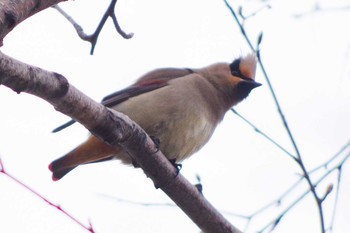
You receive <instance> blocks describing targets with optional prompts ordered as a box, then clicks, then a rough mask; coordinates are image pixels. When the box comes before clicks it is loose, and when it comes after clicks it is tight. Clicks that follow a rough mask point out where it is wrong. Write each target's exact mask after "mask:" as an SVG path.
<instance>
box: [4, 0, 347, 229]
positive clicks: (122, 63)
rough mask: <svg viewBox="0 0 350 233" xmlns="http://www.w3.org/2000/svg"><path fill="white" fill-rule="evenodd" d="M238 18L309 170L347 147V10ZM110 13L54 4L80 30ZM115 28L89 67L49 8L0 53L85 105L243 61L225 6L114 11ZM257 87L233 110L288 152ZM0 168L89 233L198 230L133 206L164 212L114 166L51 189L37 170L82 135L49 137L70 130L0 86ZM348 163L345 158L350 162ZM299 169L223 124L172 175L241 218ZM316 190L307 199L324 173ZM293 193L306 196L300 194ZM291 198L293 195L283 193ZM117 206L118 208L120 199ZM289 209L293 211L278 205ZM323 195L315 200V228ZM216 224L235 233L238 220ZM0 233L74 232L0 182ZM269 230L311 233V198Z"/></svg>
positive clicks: (156, 3) (138, 177)
mask: <svg viewBox="0 0 350 233" xmlns="http://www.w3.org/2000/svg"><path fill="white" fill-rule="evenodd" d="M231 3H232V6H233V7H234V8H235V9H237V8H238V6H243V7H244V8H243V9H244V12H246V14H249V13H251V12H254V11H255V10H257V9H259V8H260V7H261V6H264V5H266V4H270V5H271V7H272V8H271V9H265V10H262V11H261V12H260V13H259V14H258V15H256V16H255V17H253V18H251V19H249V20H248V21H247V22H246V26H247V32H248V34H249V36H250V38H252V40H253V42H254V41H255V38H257V36H258V35H259V33H260V32H261V31H263V33H264V37H263V41H262V44H261V48H262V50H261V56H262V59H263V61H264V63H265V66H266V69H267V72H268V74H269V75H270V78H271V82H272V84H273V87H274V88H275V90H276V94H277V96H278V98H279V101H280V103H281V105H282V109H283V110H284V113H285V116H286V118H287V120H288V123H289V125H290V127H291V130H292V132H293V134H294V136H295V138H296V142H297V143H298V145H299V148H300V151H301V154H302V155H303V158H304V161H305V163H306V166H307V168H309V169H311V168H313V167H315V166H317V165H319V164H321V163H322V162H324V161H325V160H326V159H328V158H330V157H331V156H332V155H333V154H335V153H336V152H337V151H338V150H339V149H340V148H341V147H342V146H343V145H344V144H346V143H347V142H348V141H349V138H350V137H349V132H350V124H349V119H350V118H349V117H350V108H349V107H350V106H349V103H350V99H349V98H350V91H349V87H350V62H349V61H350V29H349V25H348V22H350V14H349V11H350V10H349V9H348V10H346V9H345V7H348V8H349V4H350V2H349V1H319V3H320V5H321V6H322V7H325V8H326V9H333V8H334V7H342V6H344V9H341V10H324V11H319V12H313V13H307V14H306V15H304V16H303V17H299V18H296V17H294V15H295V14H303V13H305V12H310V11H311V10H312V9H313V8H314V4H315V1H312V0H309V1H283V2H280V1H267V2H261V1H253V0H251V1H232V2H231ZM108 4H109V1H106V0H104V1H93V0H85V1H69V2H66V3H63V4H61V6H62V7H63V8H64V9H66V10H67V11H68V13H69V14H71V15H72V16H73V17H74V18H75V19H76V20H77V21H78V22H79V23H81V25H82V26H83V27H84V29H85V31H87V32H89V33H90V32H92V31H93V30H94V28H95V26H96V25H97V24H98V22H99V20H100V18H101V15H102V14H103V12H104V10H105V9H106V8H107V6H108ZM116 8H117V10H116V12H117V17H118V20H119V23H120V25H121V27H122V28H123V29H124V30H125V31H126V32H133V33H135V36H134V38H132V39H130V40H124V39H122V38H121V37H120V36H119V35H118V34H117V33H116V32H115V30H114V28H113V25H112V23H111V20H108V23H107V25H106V26H105V28H104V29H103V31H102V33H101V35H100V37H99V41H98V44H97V46H96V49H95V54H94V55H93V56H90V55H89V51H90V45H89V44H88V43H86V42H83V41H81V40H80V39H79V38H78V37H77V35H76V33H75V31H74V30H73V28H72V26H71V25H70V24H69V23H68V22H67V21H66V20H65V19H64V18H63V17H62V16H61V15H59V14H58V13H57V12H56V11H55V10H53V9H49V10H46V11H44V12H41V13H39V14H37V15H35V16H33V17H31V18H30V19H28V20H26V21H25V22H23V23H22V24H20V25H19V26H18V27H16V28H15V30H13V31H12V32H11V33H10V34H9V35H8V36H7V37H6V38H5V40H4V46H3V48H2V51H3V52H5V53H6V54H8V55H10V56H13V57H14V58H17V59H19V60H21V61H24V62H27V63H29V64H33V65H36V66H39V67H41V68H45V69H48V70H51V71H55V72H58V73H61V74H62V75H64V76H65V77H67V78H68V80H69V82H70V83H71V84H73V85H75V86H76V87H77V88H79V89H80V90H81V91H83V92H84V93H86V94H87V95H89V96H90V97H92V98H93V99H95V100H101V99H102V98H103V97H104V96H105V95H107V94H110V93H111V92H114V91H116V90H119V89H121V88H123V87H125V86H127V85H129V84H131V83H132V82H133V81H134V80H135V79H136V78H138V77H139V76H140V75H142V74H144V73H145V72H147V71H149V70H152V69H154V68H158V67H167V66H172V67H194V68H196V67H202V66H206V65H208V64H211V63H214V62H218V61H227V62H229V61H232V60H233V59H234V58H236V57H238V56H240V55H241V54H246V53H248V52H249V48H248V47H247V44H246V42H245V41H244V39H243V37H242V35H241V34H240V31H239V29H238V27H237V25H236V23H235V22H234V20H233V17H232V15H231V14H230V12H229V11H228V9H227V8H226V6H225V4H224V2H223V1H219V0H206V1H200V0H191V1H188V0H187V1H185V0H180V1H164V0H163V1H161V0H149V1H140V0H139V1H136V0H129V1H126V0H120V1H119V2H118V3H117V7H116ZM256 79H257V81H259V82H261V83H263V84H264V85H263V86H262V87H260V88H258V89H256V90H254V91H253V92H252V93H251V95H250V97H249V98H248V99H247V100H245V101H244V102H243V103H241V104H240V105H239V106H238V107H237V108H236V109H237V110H238V111H239V112H240V113H241V114H243V115H244V116H245V117H246V118H248V119H249V120H250V121H252V122H254V123H255V124H256V125H257V126H258V127H260V128H261V129H262V130H264V131H265V132H266V133H267V134H268V135H270V136H271V137H272V138H274V139H275V140H276V141H277V142H279V143H280V144H281V145H283V146H284V147H286V148H287V149H288V150H290V151H292V152H293V150H292V147H291V143H290V141H289V140H288V137H287V134H286V132H285V130H284V128H283V125H282V123H281V120H280V118H279V115H278V114H277V111H276V107H275V105H274V103H273V101H272V97H271V94H270V92H269V90H268V87H267V85H266V82H265V80H264V79H263V76H262V75H261V71H260V70H259V69H258V71H257V77H256ZM0 106H1V115H0V122H1V123H0V156H1V159H2V161H3V163H4V165H5V168H6V169H7V172H9V173H11V174H12V175H14V176H15V177H17V178H18V179H20V180H21V181H23V182H24V183H25V184H27V185H29V186H30V187H32V188H33V189H35V190H36V191H38V192H39V193H40V194H42V195H43V196H45V197H47V198H48V199H49V200H50V201H52V202H53V203H55V204H60V205H61V207H62V208H64V209H65V210H67V211H68V212H69V213H71V214H72V215H74V216H75V217H76V218H78V219H79V220H80V221H82V222H83V223H85V224H88V221H89V220H90V221H91V223H92V225H93V227H94V229H95V231H96V232H98V233H101V232H103V233H109V232H128V233H133V232H135V233H140V232H143V233H147V232H149V233H151V232H169V233H171V232H199V230H198V228H197V227H196V226H195V225H194V224H193V223H192V222H191V220H189V219H188V217H187V216H185V215H184V214H183V213H182V211H181V210H179V209H178V208H176V207H169V206H142V205H138V204H131V203H128V202H127V201H133V202H138V203H171V201H170V200H169V199H168V198H167V197H166V196H165V194H163V193H162V191H160V190H156V189H155V188H154V186H153V184H152V182H151V180H149V179H147V178H146V177H145V175H144V174H143V172H142V171H141V170H140V169H132V168H130V167H126V166H123V165H120V164H119V162H109V163H101V164H96V165H88V166H81V167H79V168H78V169H75V170H74V171H73V172H71V173H70V174H69V175H67V176H66V177H65V178H64V179H62V180H61V181H59V182H52V181H51V174H50V172H49V170H48V169H47V165H48V164H49V163H50V162H51V161H52V160H54V159H56V158H58V157H60V156H61V155H63V154H64V153H66V152H67V151H69V150H70V149H72V148H73V147H74V146H76V145H77V144H79V143H80V142H82V141H83V140H84V139H85V138H86V136H87V132H86V130H85V129H84V128H83V127H82V126H79V125H78V124H75V125H74V126H73V127H70V128H68V129H66V130H64V131H63V132H60V133H57V134H52V133H50V131H51V130H52V129H53V128H55V127H56V126H58V125H60V124H61V123H64V122H65V121H67V120H68V119H69V118H68V117H66V116H64V115H62V114H61V113H58V112H56V111H55V110H54V109H53V107H52V106H50V105H49V104H47V103H45V102H44V101H42V100H41V99H38V98H36V97H33V96H30V95H27V94H20V95H17V94H16V93H15V92H13V91H11V90H10V89H8V88H6V87H3V86H0ZM348 153H349V152H348ZM343 170H344V171H343V178H342V179H343V180H342V187H341V192H340V196H339V203H338V212H337V216H336V222H335V226H334V232H336V233H343V232H348V231H349V229H350V223H349V221H348V218H349V216H350V201H349V198H348V197H349V195H350V187H349V182H350V169H349V163H346V164H345V165H344V167H343ZM299 172H300V170H299V168H298V167H297V166H296V164H295V163H293V161H292V160H291V159H290V158H289V157H288V156H287V155H285V154H284V153H283V152H281V151H280V150H279V149H277V148H276V147H274V146H273V145H272V144H271V143H269V142H268V141H267V140H266V139H265V138H263V137H261V136H260V135H259V134H256V133H255V132H254V130H253V129H252V128H251V127H249V126H248V125H247V124H245V123H244V122H243V121H242V120H241V119H239V118H238V117H237V116H235V115H234V114H232V113H231V112H229V113H227V115H226V117H225V119H224V121H223V122H222V124H221V125H220V127H219V128H218V129H217V131H216V133H215V134H214V136H213V138H212V139H211V141H210V142H209V143H208V145H207V146H205V148H203V149H202V150H201V151H200V152H198V153H197V154H196V155H194V156H193V157H192V158H191V159H190V160H188V161H185V162H184V163H183V169H182V170H181V173H182V174H183V175H184V176H185V177H187V178H188V179H189V180H190V181H191V182H193V183H196V179H195V176H196V174H199V175H200V176H201V179H202V183H203V186H204V195H205V196H206V198H208V200H209V201H210V202H211V203H212V204H213V205H214V206H215V207H217V208H218V209H219V210H221V211H230V212H234V213H239V214H243V215H248V214H250V213H252V212H254V211H255V210H257V209H259V208H260V207H262V206H263V205H265V204H267V203H268V202H270V201H272V200H274V199H276V198H277V197H278V196H279V195H280V194H281V193H282V192H283V191H285V190H286V189H287V188H288V187H289V186H290V185H291V184H292V183H293V182H294V181H295V180H297V179H298V175H297V174H298V173H299ZM330 178H331V179H328V180H327V182H325V183H324V184H323V185H321V186H320V187H319V188H320V189H319V192H320V193H322V192H323V191H322V190H325V189H326V186H327V185H328V184H330V183H335V175H333V176H331V177H330ZM302 188H304V189H299V191H298V192H296V193H300V190H305V188H306V185H304V186H302ZM294 196H295V195H294ZM120 199H121V200H122V201H118V200H120ZM288 200H289V201H290V200H291V199H288ZM333 200H334V195H333V194H331V195H330V196H329V200H328V201H326V202H325V205H324V208H325V212H326V226H327V224H329V222H330V217H331V213H332V212H331V210H332V209H331V207H332V203H333ZM280 210H281V209H279V208H274V209H271V210H270V211H268V212H267V213H266V214H263V215H262V216H261V217H259V218H257V219H256V220H255V221H253V222H251V225H250V227H249V229H248V232H255V231H256V230H258V229H260V228H261V227H262V226H263V225H265V224H266V223H267V221H270V220H271V216H273V215H274V214H276V213H278V212H279V211H280ZM226 217H227V218H228V219H229V220H230V221H231V222H232V223H233V224H234V225H235V226H237V227H239V228H241V229H243V228H244V221H243V220H242V219H239V218H236V217H234V216H231V215H226ZM0 232H6V233H12V232H30V233H40V232H52V233H58V232H77V233H78V232H79V233H80V232H86V231H85V230H84V229H83V228H81V227H80V226H79V225H77V224H75V223H74V222H72V221H71V220H70V219H69V218H67V217H66V216H64V215H63V214H62V213H61V212H59V211H57V210H56V209H55V208H52V207H51V206H49V205H48V204H46V203H45V202H43V201H42V200H41V199H39V198H38V197H36V196H34V195H33V194H32V193H30V192H28V191H27V190H25V189H23V187H21V186H19V185H17V184H16V183H14V182H13V181H12V180H10V179H8V178H7V177H6V176H4V175H3V174H1V175H0ZM275 232H283V233H285V232H319V222H318V214H317V209H316V205H315V204H314V200H313V199H312V198H311V196H309V197H308V198H306V199H304V200H303V201H302V202H301V203H300V204H299V205H297V206H296V207H295V208H293V209H292V210H291V212H290V213H289V214H288V215H287V216H285V217H284V218H283V220H282V222H281V223H280V224H279V225H278V227H277V228H276V230H275Z"/></svg>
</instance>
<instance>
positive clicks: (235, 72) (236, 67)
mask: <svg viewBox="0 0 350 233" xmlns="http://www.w3.org/2000/svg"><path fill="white" fill-rule="evenodd" d="M240 63H241V59H236V60H234V61H233V62H232V63H231V64H230V70H231V74H232V75H235V76H238V77H239V76H241V71H240V70H239V64H240Z"/></svg>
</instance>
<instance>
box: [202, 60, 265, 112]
mask: <svg viewBox="0 0 350 233" xmlns="http://www.w3.org/2000/svg"><path fill="white" fill-rule="evenodd" d="M256 64H257V58H256V56H255V54H249V55H246V56H242V57H240V58H237V59H235V60H234V61H233V62H232V63H231V64H229V63H217V64H214V65H211V66H208V67H206V68H204V69H201V70H200V73H201V74H202V75H203V77H205V78H206V79H207V80H208V81H209V82H210V83H211V84H212V85H213V86H214V87H215V88H217V89H219V90H220V93H222V94H223V96H224V97H225V100H226V101H227V103H228V105H229V106H228V107H232V106H233V105H235V104H237V103H239V102H240V101H242V100H243V99H245V98H246V97H247V96H248V95H249V93H250V91H251V90H253V89H254V88H256V87H259V86H261V84H260V83H258V82H255V71H256Z"/></svg>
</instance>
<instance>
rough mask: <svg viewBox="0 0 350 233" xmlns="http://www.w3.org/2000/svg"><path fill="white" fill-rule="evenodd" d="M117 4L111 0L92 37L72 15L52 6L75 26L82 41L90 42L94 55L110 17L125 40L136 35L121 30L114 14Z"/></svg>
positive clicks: (91, 52) (115, 0) (114, 0)
mask: <svg viewBox="0 0 350 233" xmlns="http://www.w3.org/2000/svg"><path fill="white" fill-rule="evenodd" d="M116 3H117V0H111V3H110V4H109V6H108V8H107V10H106V12H105V13H104V14H103V16H102V19H101V20H100V23H99V24H98V26H97V28H96V30H95V32H94V33H93V34H91V35H87V34H86V33H85V32H84V30H83V28H82V27H81V26H80V25H79V24H78V23H77V22H76V21H75V20H74V19H73V18H72V17H71V16H70V15H68V14H67V13H66V12H65V11H64V10H63V9H62V8H61V7H59V6H58V5H54V6H52V8H54V9H56V10H57V11H58V12H59V13H61V14H62V15H63V16H64V17H65V18H66V19H67V20H68V21H69V22H70V23H71V24H72V25H73V27H74V28H75V30H76V31H77V33H78V35H79V37H80V38H81V39H82V40H85V41H88V42H90V44H91V50H90V54H91V55H92V54H93V53H94V50H95V47H96V44H97V39H98V36H99V35H100V32H101V30H102V28H103V26H104V25H105V23H106V21H107V19H108V17H111V18H112V20H113V23H114V26H115V28H116V30H117V32H118V33H119V34H120V35H121V36H122V37H123V38H125V39H130V38H132V37H133V35H134V34H133V33H126V32H124V31H123V30H122V29H121V27H120V25H119V23H118V20H117V17H116V15H115V12H114V11H115V10H114V9H115V5H116Z"/></svg>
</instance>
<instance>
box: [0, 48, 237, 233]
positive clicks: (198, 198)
mask: <svg viewBox="0 0 350 233" xmlns="http://www.w3.org/2000/svg"><path fill="white" fill-rule="evenodd" d="M0 84H3V85H5V86H7V87H9V88H11V89H13V90H14V91H16V92H17V93H20V92H26V93H29V94H33V95H36V96H38V97H40V98H42V99H44V100H46V101H47V102H49V103H50V104H52V105H53V106H54V107H55V109H56V110H58V111H60V112H62V113H64V114H66V115H68V116H70V117H72V118H73V119H74V120H76V121H78V122H80V123H81V124H83V125H84V126H85V127H86V128H87V129H89V130H90V131H91V132H92V133H93V134H94V135H95V136H97V137H99V138H101V139H102V140H104V141H105V142H106V143H108V144H110V145H112V146H117V145H120V146H122V147H123V148H124V149H125V150H126V151H127V152H128V153H129V154H130V156H131V157H132V158H133V160H134V161H136V162H137V164H138V165H140V167H141V168H142V169H143V170H144V172H145V173H146V175H147V176H148V177H150V178H151V179H152V180H153V182H154V184H155V186H156V187H160V188H161V189H162V190H163V191H164V192H165V193H166V194H167V195H168V196H169V197H170V198H172V200H173V201H174V202H175V203H176V204H177V205H178V206H179V207H180V208H181V209H182V210H183V211H184V212H185V213H186V214H187V215H188V216H189V217H190V218H191V219H192V221H194V222H195V223H196V224H197V225H198V226H199V227H200V228H201V229H202V230H203V231H204V232H208V233H217V232H228V233H229V232H232V233H236V232H240V231H239V230H237V229H236V228H235V227H234V226H232V225H231V224H230V223H229V222H228V221H227V220H226V219H225V218H224V217H223V216H222V215H221V214H220V213H219V212H218V211H217V210H216V209H215V208H214V207H213V206H212V205H211V204H210V203H209V202H208V201H207V200H206V199H205V198H204V197H203V195H202V194H201V193H200V192H199V191H198V190H197V189H196V188H195V187H194V186H193V185H192V184H190V183H189V182H188V181H187V180H186V179H185V178H184V177H183V176H182V175H181V174H178V172H177V169H176V168H175V167H174V166H173V165H172V164H171V163H170V162H169V161H168V160H167V159H166V157H165V156H164V155H163V154H162V152H161V151H159V150H157V148H156V146H155V145H154V142H153V141H152V139H151V138H150V137H149V136H148V135H147V134H146V133H145V132H144V130H143V129H141V128H140V127H139V126H138V125H137V124H136V123H135V122H133V121H131V120H130V119H129V118H128V117H127V116H125V115H123V114H121V113H118V112H116V111H114V110H111V109H107V108H106V107H104V106H103V105H101V104H99V103H97V102H95V101H93V100H92V99H90V98H89V97H87V96H86V95H84V94H83V93H81V92H80V91H79V90H77V89H76V88H75V87H73V86H72V85H70V84H69V83H68V81H67V80H66V79H65V78H64V77H63V76H62V75H60V74H57V73H54V72H49V71H45V70H42V69H40V68H37V67H33V66H30V65H27V64H24V63H22V62H19V61H16V60H14V59H12V58H10V57H8V56H6V55H4V54H3V53H1V52H0Z"/></svg>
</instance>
